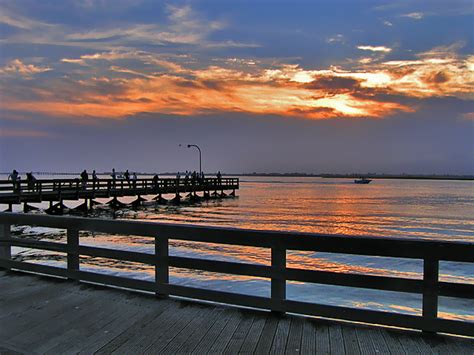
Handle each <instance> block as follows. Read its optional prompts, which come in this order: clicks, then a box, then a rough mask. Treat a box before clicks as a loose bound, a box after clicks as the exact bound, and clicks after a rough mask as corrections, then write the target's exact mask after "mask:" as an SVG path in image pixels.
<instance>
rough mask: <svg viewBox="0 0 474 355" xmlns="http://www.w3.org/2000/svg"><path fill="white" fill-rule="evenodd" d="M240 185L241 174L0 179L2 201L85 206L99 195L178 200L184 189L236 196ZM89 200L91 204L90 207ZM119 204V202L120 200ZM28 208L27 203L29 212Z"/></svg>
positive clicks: (188, 192)
mask: <svg viewBox="0 0 474 355" xmlns="http://www.w3.org/2000/svg"><path fill="white" fill-rule="evenodd" d="M238 189H239V179H237V178H205V179H199V180H196V181H193V180H191V179H184V178H181V179H176V178H162V179H157V180H155V179H152V178H146V179H136V180H124V179H120V180H117V179H115V180H114V179H98V180H88V181H87V182H85V183H84V182H82V181H81V180H80V179H51V180H47V179H41V180H36V181H33V182H28V181H26V180H20V181H18V182H15V183H13V182H12V181H8V180H0V204H7V205H9V210H10V211H11V205H12V204H19V203H25V204H26V203H34V202H43V201H49V202H51V203H52V202H55V201H56V202H59V204H60V205H61V207H62V201H64V200H80V199H84V201H85V207H86V208H89V207H92V203H91V200H92V199H95V198H108V197H112V198H114V199H116V198H117V197H123V196H137V197H139V200H140V196H146V195H156V199H157V202H162V201H165V200H163V198H162V195H166V194H173V195H174V201H175V202H179V201H180V199H181V195H180V194H181V193H184V194H186V193H187V194H190V196H192V198H194V199H196V200H197V199H199V198H200V197H198V196H197V193H198V192H202V193H203V195H202V198H211V197H223V196H225V193H224V191H230V195H233V196H235V191H236V190H238ZM87 201H89V204H90V206H89V207H88V204H87ZM116 204H118V203H116ZM27 210H28V208H26V207H25V212H27Z"/></svg>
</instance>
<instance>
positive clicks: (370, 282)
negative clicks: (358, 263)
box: [285, 268, 449, 293]
mask: <svg viewBox="0 0 474 355" xmlns="http://www.w3.org/2000/svg"><path fill="white" fill-rule="evenodd" d="M285 277H286V279H287V280H294V281H300V282H312V283H319V284H325V285H338V286H349V287H359V288H370V289H376V290H387V291H398V292H410V293H421V292H422V291H423V282H422V281H421V280H415V279H407V278H400V277H385V276H372V275H358V274H343V273H340V272H331V271H316V270H303V269H295V268H287V269H286V273H285ZM446 288H447V289H448V290H449V286H447V287H446Z"/></svg>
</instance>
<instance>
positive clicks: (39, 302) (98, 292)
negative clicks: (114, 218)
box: [0, 271, 474, 354]
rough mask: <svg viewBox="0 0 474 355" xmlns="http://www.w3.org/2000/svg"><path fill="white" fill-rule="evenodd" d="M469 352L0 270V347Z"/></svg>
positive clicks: (437, 342)
mask: <svg viewBox="0 0 474 355" xmlns="http://www.w3.org/2000/svg"><path fill="white" fill-rule="evenodd" d="M112 352H113V353H117V354H147V353H153V354H157V353H163V354H189V353H193V354H204V353H211V354H222V353H229V354H237V353H242V354H250V353H256V354H266V353H282V354H283V353H285V354H297V353H301V354H314V353H317V354H473V353H474V340H472V339H466V338H460V337H451V336H443V335H425V334H422V333H421V332H408V331H401V330H389V329H386V328H380V327H368V326H363V325H354V324H349V323H342V324H341V323H336V322H331V321H326V320H319V319H311V318H307V317H299V316H293V315H286V316H278V315H276V314H274V313H271V312H264V311H257V310H250V309H237V308H234V307H228V306H221V305H216V304H209V303H208V304H206V303H199V302H190V301H183V300H179V299H173V298H169V299H159V298H156V297H155V296H154V295H147V294H140V293H136V292H130V291H125V290H119V289H110V288H105V287H101V286H96V285H92V284H84V283H78V282H71V281H67V280H64V279H63V280H61V279H51V278H44V277H40V276H35V275H28V274H21V273H16V272H5V271H0V353H1V354H17V353H27V354H34V353H36V354H42V353H49V354H69V353H85V354H92V353H98V354H109V353H112Z"/></svg>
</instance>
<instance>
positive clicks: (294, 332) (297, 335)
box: [285, 317, 304, 354]
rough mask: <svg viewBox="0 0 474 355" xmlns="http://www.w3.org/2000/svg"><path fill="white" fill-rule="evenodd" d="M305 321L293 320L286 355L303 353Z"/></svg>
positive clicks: (294, 318)
mask: <svg viewBox="0 0 474 355" xmlns="http://www.w3.org/2000/svg"><path fill="white" fill-rule="evenodd" d="M303 323H304V321H303V319H301V318H297V317H293V318H291V325H290V334H289V335H288V342H287V344H286V351H285V353H286V354H299V353H301V338H302V335H303Z"/></svg>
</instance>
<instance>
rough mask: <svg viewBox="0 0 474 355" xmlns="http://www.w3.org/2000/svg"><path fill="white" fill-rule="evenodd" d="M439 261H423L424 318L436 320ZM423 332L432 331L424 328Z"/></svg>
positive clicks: (429, 259) (431, 259) (426, 259)
mask: <svg viewBox="0 0 474 355" xmlns="http://www.w3.org/2000/svg"><path fill="white" fill-rule="evenodd" d="M438 279H439V261H438V260H437V259H433V258H425V259H424V260H423V307H422V311H423V318H425V319H426V320H428V321H429V320H432V319H435V318H436V317H437V316H438ZM423 330H428V331H429V330H430V329H426V328H424V329H423Z"/></svg>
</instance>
